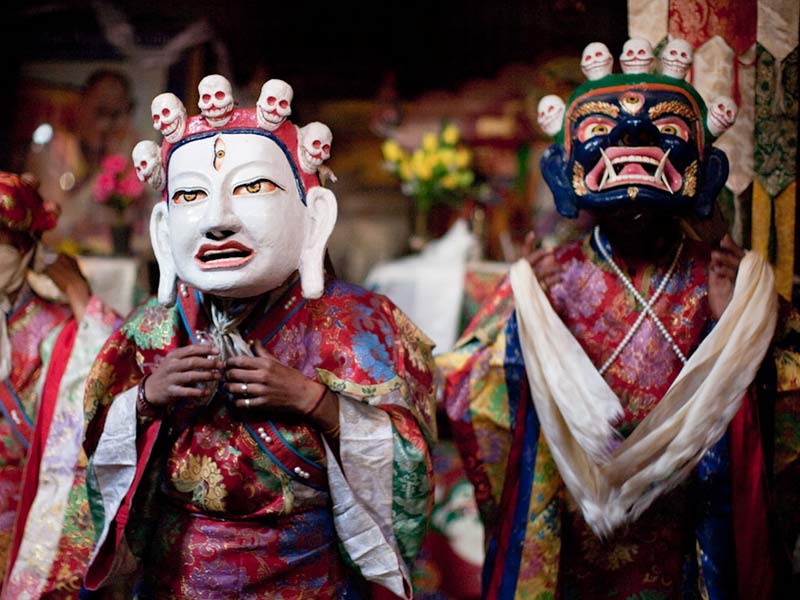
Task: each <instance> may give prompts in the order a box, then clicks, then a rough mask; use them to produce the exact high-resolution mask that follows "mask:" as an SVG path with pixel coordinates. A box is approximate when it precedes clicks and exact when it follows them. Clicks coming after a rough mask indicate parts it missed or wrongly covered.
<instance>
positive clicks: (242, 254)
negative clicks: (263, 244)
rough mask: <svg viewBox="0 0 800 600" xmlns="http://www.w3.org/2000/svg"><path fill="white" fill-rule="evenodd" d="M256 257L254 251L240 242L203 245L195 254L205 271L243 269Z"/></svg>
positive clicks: (196, 259)
mask: <svg viewBox="0 0 800 600" xmlns="http://www.w3.org/2000/svg"><path fill="white" fill-rule="evenodd" d="M253 256H255V253H254V252H253V250H251V249H250V248H248V247H247V246H245V245H243V244H240V243H239V242H225V243H224V244H219V245H214V244H203V245H202V246H200V249H199V250H198V251H197V254H195V256H194V258H195V261H196V262H197V264H198V265H199V267H200V268H201V269H203V270H204V271H208V270H212V269H234V268H236V267H241V266H242V265H244V264H245V263H247V262H249V261H250V259H251V258H253Z"/></svg>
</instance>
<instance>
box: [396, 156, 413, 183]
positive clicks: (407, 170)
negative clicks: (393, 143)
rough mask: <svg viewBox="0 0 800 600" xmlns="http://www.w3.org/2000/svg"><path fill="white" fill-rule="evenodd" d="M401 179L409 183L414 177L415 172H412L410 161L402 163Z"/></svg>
mask: <svg viewBox="0 0 800 600" xmlns="http://www.w3.org/2000/svg"><path fill="white" fill-rule="evenodd" d="M399 173H400V179H402V180H403V181H408V180H409V179H411V178H412V177H413V176H414V172H413V171H412V170H411V163H410V162H409V161H408V160H402V161H400V170H399Z"/></svg>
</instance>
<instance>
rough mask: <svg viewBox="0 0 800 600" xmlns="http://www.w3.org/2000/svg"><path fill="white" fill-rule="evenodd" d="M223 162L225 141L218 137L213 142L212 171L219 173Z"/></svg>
mask: <svg viewBox="0 0 800 600" xmlns="http://www.w3.org/2000/svg"><path fill="white" fill-rule="evenodd" d="M224 160H225V141H224V140H223V139H222V136H218V137H217V139H216V140H214V163H213V164H214V170H215V171H219V170H220V169H221V168H222V163H223V161H224Z"/></svg>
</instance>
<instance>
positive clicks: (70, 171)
mask: <svg viewBox="0 0 800 600" xmlns="http://www.w3.org/2000/svg"><path fill="white" fill-rule="evenodd" d="M132 108H133V100H132V96H131V86H130V82H129V81H128V78H127V77H126V76H125V75H123V74H122V73H120V72H118V71H112V70H107V69H101V70H97V71H94V72H93V73H92V74H91V75H90V76H89V77H88V78H87V80H86V82H85V84H84V85H83V88H82V90H81V97H80V101H79V105H78V112H77V124H76V127H75V130H74V131H69V130H67V129H62V128H56V129H55V130H54V129H52V128H51V127H50V128H48V126H45V125H43V126H40V127H39V128H38V129H37V131H36V133H35V134H34V141H33V145H32V148H31V152H30V153H29V155H28V160H27V163H26V171H29V172H31V173H33V174H34V175H35V176H36V177H37V178H38V179H39V180H40V182H41V185H40V188H39V192H40V193H41V195H42V197H43V198H45V200H47V201H51V202H55V203H57V204H58V205H59V206H60V207H61V213H62V214H61V217H60V219H59V221H58V226H57V227H56V228H55V229H54V230H52V231H49V232H48V233H47V234H46V235H45V236H44V242H45V243H46V244H48V245H49V246H52V247H55V248H60V249H62V250H65V251H68V252H71V253H77V252H90V253H99V254H109V253H110V252H111V249H112V246H111V234H110V226H111V224H112V223H114V222H115V215H114V212H113V210H112V209H111V207H109V206H107V205H103V203H102V202H100V203H98V200H97V198H96V197H95V183H96V180H97V178H98V175H100V173H101V168H102V165H103V161H104V159H106V158H108V157H110V156H114V155H119V156H120V157H123V158H124V159H126V160H127V157H129V156H130V151H131V148H132V147H133V143H134V141H135V137H136V133H135V131H134V129H133V127H132V124H131V118H130V115H131V110H132ZM148 208H149V207H148ZM133 212H134V211H128V215H129V217H130V215H131V214H132V213H133ZM135 212H138V211H135ZM146 213H147V211H146V210H145V211H143V214H146ZM128 222H129V223H130V222H131V221H130V218H129V220H128ZM139 229H143V228H142V227H140V228H139Z"/></svg>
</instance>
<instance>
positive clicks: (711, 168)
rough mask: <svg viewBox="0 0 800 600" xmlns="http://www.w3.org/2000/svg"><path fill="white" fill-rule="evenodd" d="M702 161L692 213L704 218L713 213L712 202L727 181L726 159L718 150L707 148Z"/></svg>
mask: <svg viewBox="0 0 800 600" xmlns="http://www.w3.org/2000/svg"><path fill="white" fill-rule="evenodd" d="M704 159H705V160H704V161H703V172H702V178H703V179H702V181H701V182H700V189H699V190H698V191H697V198H696V199H695V202H694V212H695V214H697V216H698V217H702V218H706V217H709V216H711V213H712V212H713V211H714V202H715V201H716V199H717V195H718V194H719V192H720V190H722V186H724V185H725V182H726V181H727V180H728V157H727V155H726V154H725V153H724V152H723V151H722V150H720V149H719V148H714V147H713V146H712V147H709V148H708V149H707V150H706V152H705V157H704Z"/></svg>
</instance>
